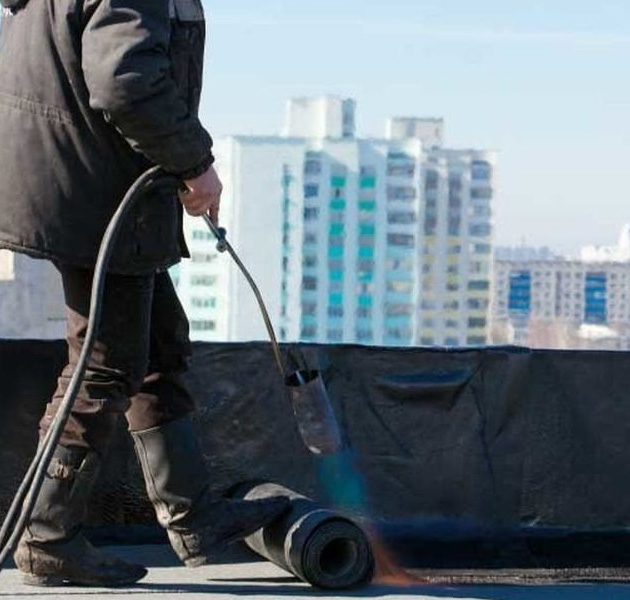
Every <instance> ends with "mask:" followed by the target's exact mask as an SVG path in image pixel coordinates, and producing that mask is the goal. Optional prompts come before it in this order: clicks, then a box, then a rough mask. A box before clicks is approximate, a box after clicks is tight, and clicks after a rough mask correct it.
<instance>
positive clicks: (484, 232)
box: [469, 223, 492, 237]
mask: <svg viewBox="0 0 630 600" xmlns="http://www.w3.org/2000/svg"><path fill="white" fill-rule="evenodd" d="M469 231H470V235H472V236H474V237H487V236H489V235H490V234H491V233H492V226H491V225H490V224H489V223H473V224H472V225H471V226H470V229H469Z"/></svg>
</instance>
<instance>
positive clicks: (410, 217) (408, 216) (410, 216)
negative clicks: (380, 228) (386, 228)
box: [387, 212, 417, 225]
mask: <svg viewBox="0 0 630 600" xmlns="http://www.w3.org/2000/svg"><path fill="white" fill-rule="evenodd" d="M416 221H417V217H416V213H414V212H390V213H388V214H387V222H388V223H389V224H390V225H411V224H412V223H415V222H416Z"/></svg>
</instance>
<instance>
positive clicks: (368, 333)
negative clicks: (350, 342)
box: [357, 329, 373, 343]
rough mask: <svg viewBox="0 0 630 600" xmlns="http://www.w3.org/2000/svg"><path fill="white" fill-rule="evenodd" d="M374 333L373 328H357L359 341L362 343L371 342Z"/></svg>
mask: <svg viewBox="0 0 630 600" xmlns="http://www.w3.org/2000/svg"><path fill="white" fill-rule="evenodd" d="M372 339H373V333H372V330H371V329H357V341H358V342H362V343H367V342H371V341H372Z"/></svg>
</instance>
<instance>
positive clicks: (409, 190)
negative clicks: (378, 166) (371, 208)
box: [387, 185, 418, 200]
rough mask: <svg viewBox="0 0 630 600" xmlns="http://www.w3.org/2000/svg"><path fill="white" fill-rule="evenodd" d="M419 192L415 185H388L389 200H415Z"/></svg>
mask: <svg viewBox="0 0 630 600" xmlns="http://www.w3.org/2000/svg"><path fill="white" fill-rule="evenodd" d="M417 196H418V193H417V191H416V188H415V187H412V186H408V185H403V186H399V185H390V186H388V187H387V199H388V200H414V199H415V198H417Z"/></svg>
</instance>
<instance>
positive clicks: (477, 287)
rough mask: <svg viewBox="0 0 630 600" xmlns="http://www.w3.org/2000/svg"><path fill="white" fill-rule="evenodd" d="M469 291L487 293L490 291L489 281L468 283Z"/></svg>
mask: <svg viewBox="0 0 630 600" xmlns="http://www.w3.org/2000/svg"><path fill="white" fill-rule="evenodd" d="M468 289H469V290H471V291H487V290H489V289H490V282H489V281H481V280H480V281H471V282H469V283H468Z"/></svg>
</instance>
